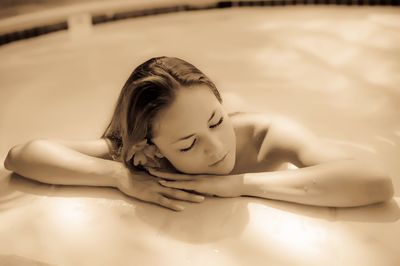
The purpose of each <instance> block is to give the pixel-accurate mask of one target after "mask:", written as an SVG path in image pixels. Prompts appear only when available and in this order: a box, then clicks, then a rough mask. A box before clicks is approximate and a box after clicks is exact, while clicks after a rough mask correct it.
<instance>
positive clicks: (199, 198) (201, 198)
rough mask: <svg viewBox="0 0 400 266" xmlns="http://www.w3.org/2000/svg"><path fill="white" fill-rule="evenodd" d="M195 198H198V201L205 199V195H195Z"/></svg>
mask: <svg viewBox="0 0 400 266" xmlns="http://www.w3.org/2000/svg"><path fill="white" fill-rule="evenodd" d="M194 198H195V199H196V200H198V201H202V200H204V199H205V197H203V196H194Z"/></svg>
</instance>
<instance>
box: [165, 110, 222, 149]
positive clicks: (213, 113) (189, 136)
mask: <svg viewBox="0 0 400 266" xmlns="http://www.w3.org/2000/svg"><path fill="white" fill-rule="evenodd" d="M215 112H216V110H214V111H213V112H212V114H211V116H210V118H209V119H208V121H207V123H208V122H210V121H211V119H213V117H214V116H215ZM194 135H196V134H190V135H187V136H185V137H182V138H180V139H178V140H176V141H174V142H172V143H171V144H174V143H176V142H178V141H181V140H185V139H189V138H191V137H193V136H194Z"/></svg>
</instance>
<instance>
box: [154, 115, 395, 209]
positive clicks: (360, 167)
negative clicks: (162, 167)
mask: <svg viewBox="0 0 400 266" xmlns="http://www.w3.org/2000/svg"><path fill="white" fill-rule="evenodd" d="M266 130H267V134H266V135H265V138H264V139H263V141H262V142H261V144H259V152H258V160H259V163H260V164H263V163H266V164H268V163H269V162H270V161H271V160H272V161H274V162H276V161H279V162H287V161H289V162H292V163H293V164H295V165H297V166H298V167H300V168H298V169H295V170H283V171H274V172H261V173H245V174H236V175H225V176H223V175H222V176H209V175H197V176H191V175H180V176H178V175H176V174H171V173H161V172H155V171H152V172H151V173H152V174H153V175H155V176H159V177H162V178H164V179H169V180H182V181H161V183H162V184H163V185H164V186H166V187H170V188H180V189H187V190H195V191H197V192H200V193H205V194H212V195H216V196H220V197H237V196H255V197H260V198H267V199H275V200H283V201H289V202H295V203H301V204H308V205H316V206H328V207H351V206H360V205H368V204H371V203H377V202H382V201H386V200H388V199H390V198H392V197H393V186H392V182H391V179H390V177H389V175H388V174H387V173H386V172H385V171H384V170H382V167H380V166H379V165H378V164H377V160H374V159H371V158H363V159H361V158H354V157H353V156H352V155H351V154H348V153H347V152H346V151H345V150H343V149H342V148H340V147H338V146H334V145H331V144H329V143H327V142H326V141H324V140H322V139H320V138H317V137H316V136H314V135H313V134H312V133H311V132H310V131H308V130H307V129H305V128H303V127H302V126H300V125H298V124H296V123H294V122H292V121H290V120H287V119H274V121H273V122H272V123H271V124H270V125H268V127H267V128H266ZM271 158H273V159H271ZM270 159H271V160H270Z"/></svg>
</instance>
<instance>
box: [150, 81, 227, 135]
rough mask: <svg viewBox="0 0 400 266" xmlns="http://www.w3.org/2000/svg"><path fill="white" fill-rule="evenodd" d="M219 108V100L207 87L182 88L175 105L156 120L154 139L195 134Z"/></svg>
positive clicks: (178, 92) (177, 94)
mask: <svg viewBox="0 0 400 266" xmlns="http://www.w3.org/2000/svg"><path fill="white" fill-rule="evenodd" d="M219 106H220V103H219V101H218V99H217V98H216V97H215V95H214V94H213V92H212V91H211V89H210V88H209V87H207V86H206V85H196V86H191V87H189V88H181V89H179V90H178V91H177V93H176V98H175V100H174V101H173V103H172V104H171V105H170V106H169V107H167V108H166V109H165V110H162V111H161V112H160V114H159V115H158V116H157V118H156V119H155V121H154V124H153V127H154V137H155V138H160V137H162V138H174V137H177V136H181V135H185V133H187V134H192V133H195V131H196V128H198V127H199V125H201V126H203V125H204V123H207V121H208V119H209V118H210V116H211V114H212V112H213V111H214V110H215V109H216V108H217V107H219Z"/></svg>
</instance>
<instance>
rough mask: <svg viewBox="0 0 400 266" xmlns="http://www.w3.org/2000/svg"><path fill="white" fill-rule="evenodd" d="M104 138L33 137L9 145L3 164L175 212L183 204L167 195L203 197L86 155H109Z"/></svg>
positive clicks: (190, 198) (36, 177)
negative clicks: (114, 192) (118, 193)
mask: <svg viewBox="0 0 400 266" xmlns="http://www.w3.org/2000/svg"><path fill="white" fill-rule="evenodd" d="M105 141H106V140H105V139H99V140H95V141H88V142H87V143H86V142H85V141H79V142H76V141H72V142H70V141H58V142H55V141H50V140H33V141H30V142H28V143H27V144H24V145H18V146H15V147H14V148H12V149H11V150H10V151H9V153H8V155H7V158H6V160H5V162H4V166H5V168H6V169H8V170H10V171H14V172H16V173H18V174H20V175H22V176H25V177H27V178H30V179H33V180H36V181H39V182H43V183H48V184H57V185H86V186H107V187H115V188H118V189H119V190H120V191H121V192H123V193H125V194H126V195H128V196H131V197H135V198H138V199H141V200H143V201H147V202H152V203H156V204H159V205H161V206H164V207H166V208H169V209H172V210H177V211H179V210H182V209H183V207H182V206H180V205H178V203H177V201H173V200H171V198H173V199H177V200H183V201H191V202H201V201H202V200H203V198H202V197H201V196H197V195H194V194H191V193H188V192H184V191H180V190H177V189H172V188H165V187H163V186H161V185H160V184H159V183H158V182H157V179H155V178H153V177H151V176H149V175H147V174H146V173H142V172H132V171H130V170H129V169H128V168H126V167H125V166H124V165H123V164H122V163H121V162H117V161H112V160H106V159H102V158H96V157H93V156H90V155H97V156H101V157H109V156H108V155H106V154H107V153H108V152H109V150H108V149H109V148H108V145H107V143H106V142H105ZM60 142H63V143H64V145H65V144H67V145H69V146H70V147H74V148H75V149H77V150H74V149H72V148H69V147H67V146H64V145H62V144H61V143H60ZM79 151H82V152H85V153H87V154H84V153H82V152H79ZM88 154H90V155H88Z"/></svg>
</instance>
